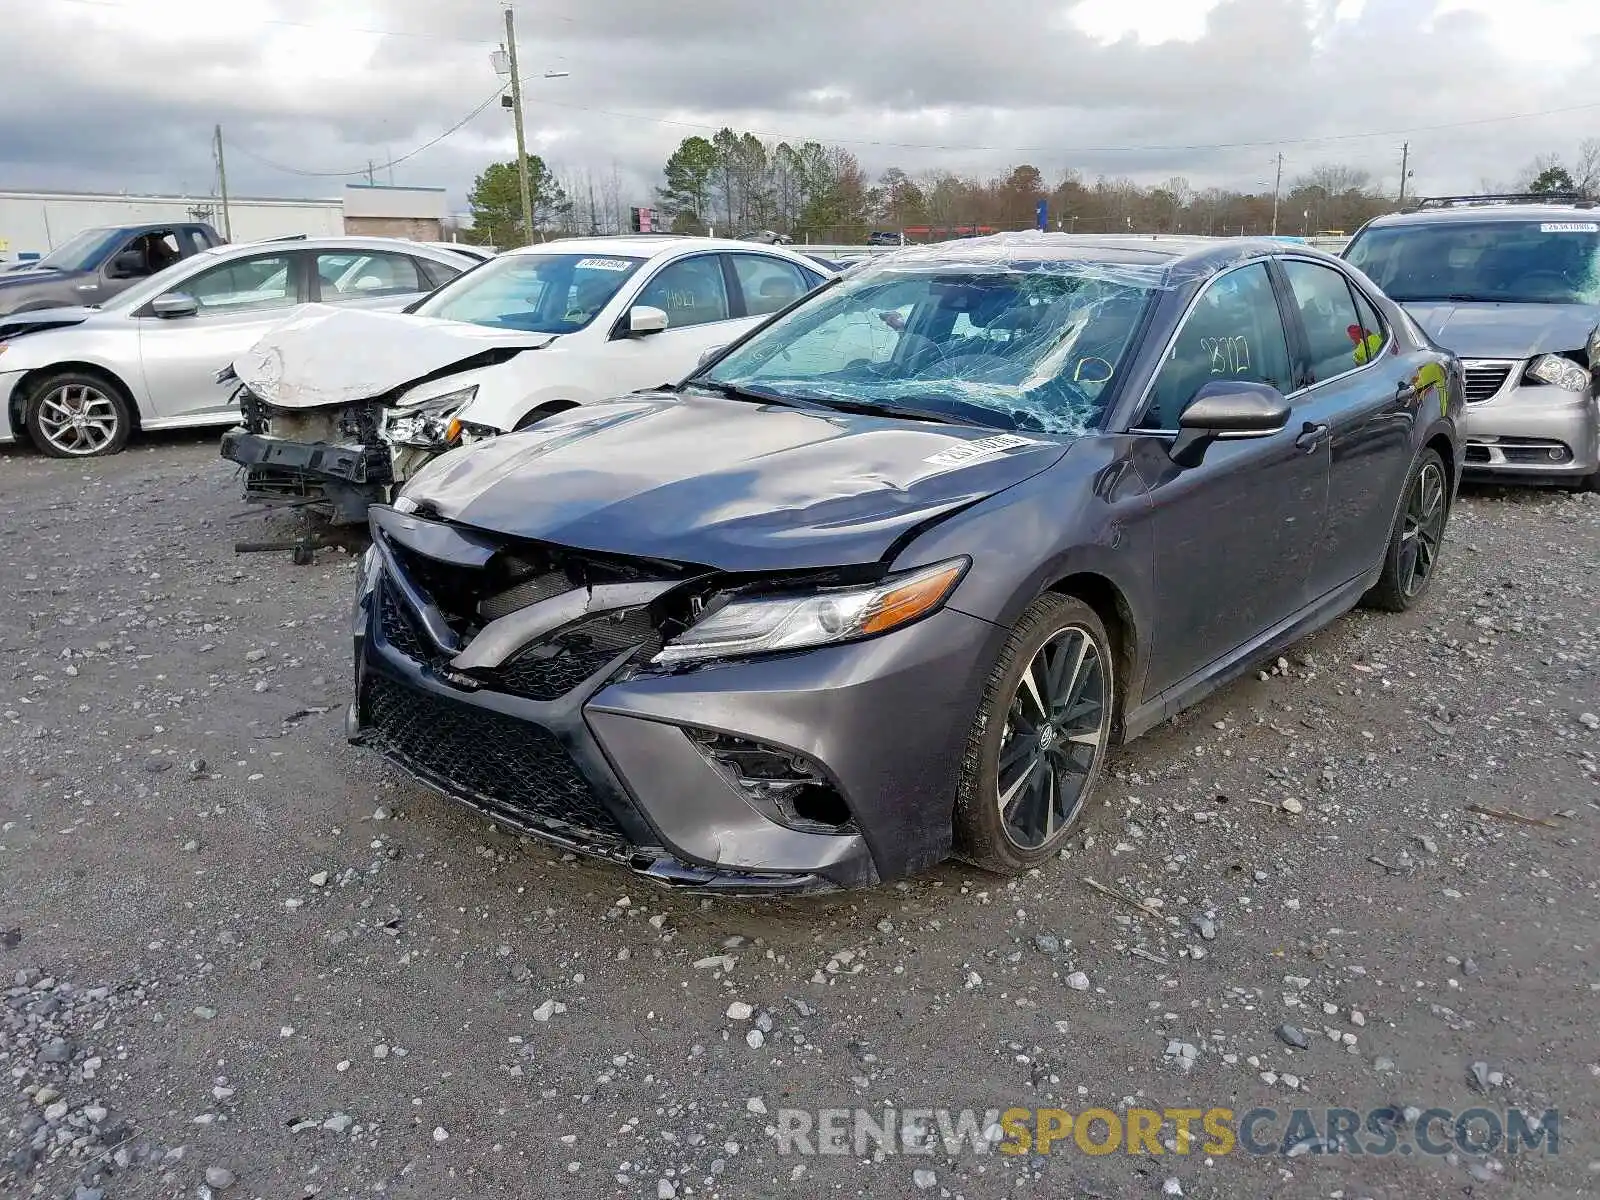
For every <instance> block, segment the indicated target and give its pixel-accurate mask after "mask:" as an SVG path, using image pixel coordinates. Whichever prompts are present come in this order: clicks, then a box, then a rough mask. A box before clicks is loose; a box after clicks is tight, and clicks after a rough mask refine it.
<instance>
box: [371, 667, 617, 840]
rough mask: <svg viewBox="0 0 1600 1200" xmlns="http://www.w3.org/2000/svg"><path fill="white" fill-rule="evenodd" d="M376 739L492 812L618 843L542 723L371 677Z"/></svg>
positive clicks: (612, 821)
mask: <svg viewBox="0 0 1600 1200" xmlns="http://www.w3.org/2000/svg"><path fill="white" fill-rule="evenodd" d="M362 709H363V711H364V713H365V714H366V724H367V727H368V729H369V736H370V738H371V740H372V741H373V742H374V743H376V744H377V746H378V747H379V748H380V749H382V750H385V751H387V752H388V753H389V754H390V755H392V756H393V757H394V758H396V759H398V760H399V762H400V763H401V765H403V766H405V767H408V768H410V769H412V770H415V771H417V772H418V773H419V774H422V775H424V776H426V777H428V778H430V779H431V781H432V782H435V783H437V784H439V785H441V786H443V787H445V788H446V789H447V790H449V791H451V792H452V793H455V794H456V795H458V796H460V797H461V798H462V799H463V800H466V801H467V802H468V803H470V804H472V805H474V806H475V807H477V808H479V809H481V810H482V811H484V812H485V813H487V814H488V815H490V816H493V817H498V818H500V819H502V820H504V821H506V822H507V823H508V824H511V825H513V826H521V827H523V828H533V829H535V830H542V831H547V832H552V833H557V834H561V835H563V836H566V837H570V838H573V839H576V840H579V841H583V842H588V843H592V844H596V846H597V848H600V849H607V850H620V849H622V848H623V847H624V846H625V845H626V844H627V839H626V836H625V835H624V833H623V830H622V827H621V826H620V825H618V824H617V821H616V818H615V817H613V816H612V815H611V811H610V809H608V808H607V807H606V805H605V803H604V802H603V801H602V800H601V799H600V797H599V796H598V795H597V794H596V793H595V791H594V789H593V787H591V786H590V784H589V781H588V780H587V779H585V778H584V776H583V774H582V773H581V772H580V771H579V769H578V765H577V764H576V763H575V762H573V760H572V756H571V755H570V754H568V753H567V750H566V748H565V747H564V746H563V745H562V744H561V741H560V739H559V738H557V737H556V735H555V734H553V733H551V732H550V731H549V730H547V729H543V728H541V727H540V726H538V725H534V724H531V723H529V722H526V721H518V720H515V719H513V718H511V717H507V716H503V715H502V714H500V713H496V712H489V711H487V710H485V709H481V708H477V707H475V706H473V705H470V704H463V703H460V702H458V701H454V700H448V699H445V698H443V697H439V696H434V695H432V694H431V693H428V692H424V691H421V690H419V689H417V688H413V687H409V686H407V685H406V684H402V683H397V682H395V681H393V680H391V679H388V678H385V677H384V676H382V675H374V676H372V677H371V679H370V682H369V683H368V685H367V688H366V691H365V694H364V696H363V697H362Z"/></svg>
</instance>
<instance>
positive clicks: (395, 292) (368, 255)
mask: <svg viewBox="0 0 1600 1200" xmlns="http://www.w3.org/2000/svg"><path fill="white" fill-rule="evenodd" d="M311 253H312V263H313V269H312V272H311V281H310V282H311V288H312V292H313V295H312V297H311V299H312V300H314V301H316V302H318V303H321V304H333V305H337V306H339V307H342V308H363V309H369V310H377V311H382V312H398V311H400V310H401V309H403V308H405V307H406V306H407V305H409V304H411V303H412V302H413V301H415V300H419V299H421V298H422V297H423V296H425V295H427V293H429V292H431V291H432V290H433V286H432V284H431V282H430V281H429V280H428V278H427V277H426V276H425V275H424V274H423V273H422V270H421V269H420V268H419V267H418V266H417V263H416V260H415V259H413V258H412V257H411V256H410V255H409V254H400V253H397V252H395V251H392V250H355V249H350V250H346V249H340V250H317V251H315V252H311Z"/></svg>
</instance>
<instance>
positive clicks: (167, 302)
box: [150, 292, 200, 321]
mask: <svg viewBox="0 0 1600 1200" xmlns="http://www.w3.org/2000/svg"><path fill="white" fill-rule="evenodd" d="M150 311H151V312H153V313H155V315H156V316H158V317H160V318H162V319H163V320H166V321H172V320H176V319H178V318H181V317H192V316H194V315H195V314H196V313H198V312H199V311H200V301H198V300H196V299H195V298H194V297H193V296H190V295H186V294H185V293H183V292H168V293H167V294H166V295H165V296H157V297H156V298H155V300H154V302H153V303H151V305H150Z"/></svg>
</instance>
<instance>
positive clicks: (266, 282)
mask: <svg viewBox="0 0 1600 1200" xmlns="http://www.w3.org/2000/svg"><path fill="white" fill-rule="evenodd" d="M292 267H293V264H292V262H291V260H290V258H289V256H288V255H287V254H270V255H262V256H260V257H258V258H245V259H239V260H237V261H235V262H230V263H224V264H223V265H221V266H219V267H212V268H211V269H210V270H209V271H202V272H200V274H198V275H196V276H195V277H194V278H193V279H191V280H189V281H188V282H187V283H185V284H180V285H179V286H178V287H177V289H176V290H177V291H181V292H185V293H187V294H188V295H190V296H193V297H194V298H195V299H196V300H198V301H199V302H200V309H201V311H202V312H253V311H255V310H257V309H266V308H286V307H288V306H289V305H291V304H296V303H298V297H297V296H296V291H295V282H294V271H293V269H292Z"/></svg>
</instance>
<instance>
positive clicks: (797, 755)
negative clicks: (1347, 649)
mask: <svg viewBox="0 0 1600 1200" xmlns="http://www.w3.org/2000/svg"><path fill="white" fill-rule="evenodd" d="M1352 324H1355V325H1358V326H1359V327H1360V330H1361V331H1364V332H1365V335H1366V336H1367V337H1368V338H1371V339H1374V340H1372V341H1371V342H1364V343H1361V344H1362V345H1365V346H1367V350H1366V352H1364V353H1363V354H1362V356H1361V357H1360V358H1359V359H1358V358H1357V357H1356V354H1355V350H1356V345H1355V344H1353V343H1352V341H1351V339H1350V337H1349V336H1348V334H1347V328H1348V326H1350V325H1352ZM1462 406H1463V402H1462V377H1461V372H1460V368H1459V365H1458V364H1457V363H1456V362H1455V360H1454V359H1453V358H1452V357H1451V356H1450V355H1449V354H1447V353H1445V352H1442V351H1440V350H1439V349H1438V348H1437V347H1435V346H1433V345H1431V344H1430V343H1429V342H1428V341H1427V340H1426V339H1425V338H1423V337H1422V336H1420V335H1419V334H1418V333H1417V332H1416V330H1415V327H1414V326H1413V325H1412V323H1411V322H1410V321H1408V320H1406V319H1405V317H1404V316H1403V315H1402V314H1401V312H1400V311H1399V309H1397V308H1396V307H1395V306H1394V305H1393V304H1392V303H1391V302H1390V301H1388V300H1387V299H1385V298H1384V297H1383V295H1382V294H1381V293H1380V292H1379V291H1378V290H1377V289H1375V288H1374V287H1373V286H1372V285H1371V284H1370V282H1368V281H1367V280H1366V279H1365V278H1363V277H1362V276H1361V275H1359V274H1358V273H1356V272H1354V271H1352V270H1351V269H1350V268H1349V267H1347V266H1346V265H1345V264H1344V263H1342V262H1340V261H1339V260H1338V259H1336V258H1333V257H1331V256H1328V255H1325V254H1322V253H1320V252H1318V251H1316V250H1311V249H1304V250H1300V249H1290V248H1288V247H1286V246H1283V245H1282V244H1281V243H1274V242H1268V241H1234V242H1212V241H1199V240H1184V239H1159V238H1157V239H1149V238H1141V239H1109V238H1108V239H1092V238H1082V237H1079V238H1071V237H1065V236H1062V235H1026V236H1006V237H1002V238H998V239H987V240H984V241H977V242H968V243H963V244H961V245H944V246H934V247H927V248H924V249H918V250H912V251H907V252H905V253H904V254H897V255H893V256H888V257H886V258H885V259H883V260H881V261H880V262H877V263H873V264H869V265H868V266H866V267H863V268H862V269H860V270H859V271H857V272H854V273H852V274H850V275H847V276H845V277H843V278H841V279H839V280H838V281H837V282H835V283H832V284H830V285H829V286H828V287H826V288H824V289H821V290H819V291H817V292H815V293H813V294H812V295H811V296H810V297H808V298H807V299H806V300H805V301H803V302H802V303H800V304H799V305H797V306H796V307H794V308H792V309H791V310H789V311H788V312H787V313H786V314H784V315H782V316H780V317H777V318H775V319H774V320H773V321H772V322H770V323H769V324H766V325H763V326H762V327H761V328H760V329H759V330H757V331H755V332H754V333H752V334H751V335H748V336H747V337H745V338H743V339H741V340H740V341H739V342H737V343H735V344H733V345H732V346H730V347H728V348H726V349H724V350H723V351H722V352H721V353H719V354H718V355H716V356H714V357H713V358H712V359H711V360H710V361H709V362H708V363H707V364H706V365H705V366H703V367H702V368H701V369H699V370H698V371H697V372H695V373H694V374H693V375H692V376H691V377H690V378H689V379H688V380H687V381H685V382H684V383H682V384H681V385H679V386H677V387H674V388H668V389H660V390H656V391H650V392H644V393H639V394H636V395H632V396H627V397H623V398H620V399H617V400H614V401H611V402H609V403H605V404H597V405H592V406H590V407H587V408H584V409H580V410H577V411H572V412H566V413H562V414H559V415H558V416H555V417H552V418H550V419H549V420H547V421H545V422H543V423H542V424H541V425H539V426H538V427H536V428H534V429H531V430H528V431H527V432H524V433H521V434H517V435H514V436H511V437H503V438H496V439H492V440H489V441H486V442H482V443H478V444H476V445H472V446H468V447H465V448H463V449H460V450H457V451H454V452H452V453H450V454H446V455H444V456H443V457H441V458H439V459H436V460H435V461H433V462H431V463H429V464H428V465H427V466H426V467H424V468H423V469H422V470H421V471H420V472H418V474H417V475H416V476H415V477H414V478H413V479H412V480H411V481H410V482H409V483H408V484H407V485H406V486H405V488H404V489H403V490H402V491H401V493H400V495H399V497H398V499H397V500H396V502H395V504H394V505H393V506H392V507H391V506H378V507H376V508H374V509H373V510H372V515H371V525H372V530H373V537H374V541H373V547H372V549H371V552H370V553H369V554H368V555H367V558H366V560H365V564H364V569H363V572H362V579H361V584H360V590H359V599H358V603H357V611H356V614H355V621H356V638H355V656H356V698H355V702H354V704H353V706H352V707H351V709H350V712H349V721H348V728H349V731H350V734H351V736H352V737H353V738H354V739H355V740H356V741H358V742H362V743H365V744H367V745H370V746H371V747H373V748H374V749H376V750H378V751H381V752H382V753H383V754H385V755H387V756H388V757H389V758H391V759H392V760H393V761H395V762H396V763H398V764H400V765H401V766H402V767H403V768H405V769H406V770H407V771H409V772H411V773H412V774H413V775H415V776H416V777H417V778H419V779H421V780H424V781H425V782H427V783H429V784H431V785H433V786H435V787H437V788H440V789H442V790H443V791H444V792H445V793H447V794H448V795H450V796H453V797H455V798H456V799H458V800H461V801H463V802H464V803H466V804H468V805H471V806H473V807H475V808H477V809H478V810H480V811H482V812H483V813H485V814H487V815H489V816H491V817H492V818H494V819H496V820H499V821H503V822H505V823H507V824H509V825H511V826H513V827H515V828H517V829H519V830H522V831H524V832H526V833H528V834H529V835H531V836H535V837H539V838H544V839H548V840H552V841H555V842H558V843H560V844H562V845H565V846H568V847H570V848H572V849H574V850H579V851H583V852H587V853H591V854H598V855H602V856H605V857H608V858H610V859H612V860H614V861H617V862H620V863H625V864H627V865H629V866H630V867H632V868H633V869H634V870H636V871H638V872H640V873H642V874H644V875H647V876H649V877H651V878H653V879H656V880H659V881H662V882H666V883H676V884H686V885H691V886H694V887H699V888H708V889H717V888H724V889H730V890H733V891H747V890H748V891H761V890H771V891H785V890H800V889H807V888H818V887H828V886H841V885H854V884H868V883H872V882H874V881H877V880H886V879H893V878H895V877H897V876H901V875H904V874H906V873H908V872H911V871H914V870H917V869H919V868H922V867H926V866H929V865H930V864H933V863H935V862H937V861H939V860H940V859H942V858H944V857H946V856H947V855H948V854H949V853H950V852H951V851H952V849H953V850H954V851H955V852H956V853H957V854H959V855H961V856H962V857H964V858H966V859H967V860H968V861H971V862H974V863H977V864H979V865H981V866H983V867H986V868H992V869H995V870H999V871H1007V872H1017V871H1022V870H1025V869H1027V868H1029V867H1031V866H1033V865H1035V864H1039V863H1042V862H1044V861H1046V860H1047V859H1048V858H1049V857H1050V856H1051V855H1052V854H1053V853H1054V852H1055V851H1057V850H1058V849H1059V848H1060V847H1061V846H1062V844H1063V842H1064V841H1065V839H1066V838H1067V837H1068V836H1069V834H1070V832H1071V830H1072V829H1073V826H1074V824H1075V823H1076V822H1077V820H1078V817H1079V815H1080V813H1081V812H1082V811H1083V806H1084V804H1085V803H1086V802H1087V801H1088V799H1089V798H1090V796H1091V795H1092V793H1093V792H1094V790H1095V786H1096V783H1097V782H1098V780H1099V779H1100V777H1101V773H1102V771H1103V769H1104V764H1105V759H1106V754H1107V751H1108V749H1109V748H1110V747H1111V746H1112V745H1113V744H1114V743H1116V742H1119V741H1124V740H1127V739H1129V738H1132V737H1134V736H1136V735H1138V734H1140V733H1142V732H1144V731H1145V730H1148V729H1150V728H1152V727H1153V726H1155V725H1156V724H1158V723H1160V722H1162V721H1164V720H1166V719H1167V718H1169V717H1171V716H1172V715H1173V714H1175V713H1176V712H1178V711H1179V710H1180V709H1182V708H1184V707H1186V706H1187V705H1189V704H1192V703H1194V702H1195V701H1196V700H1198V699H1199V698H1200V697H1202V696H1204V695H1205V694H1206V693H1208V692H1210V691H1211V690H1212V689H1214V688H1216V687H1218V686H1220V685H1221V684H1223V683H1224V682H1226V681H1228V680H1230V679H1233V678H1235V677H1236V676H1238V675H1240V674H1241V673H1243V672H1245V671H1246V670H1248V669H1249V668H1250V667H1252V666H1253V665H1254V664H1255V663H1257V662H1259V661H1261V660H1262V659H1264V658H1269V657H1271V656H1273V655H1275V654H1277V653H1279V652H1281V651H1282V650H1283V648H1284V647H1286V646H1288V645H1289V644H1291V643H1292V642H1294V641H1296V640H1297V639H1299V638H1301V637H1303V636H1305V635H1306V634H1307V633H1309V632H1311V631H1312V630H1314V629H1316V628H1318V627H1319V626H1322V625H1325V624H1327V623H1328V622H1329V621H1331V620H1333V619H1334V618H1335V617H1336V616H1337V615H1338V614H1339V613H1341V612H1343V611H1345V610H1346V609H1348V608H1350V607H1351V606H1353V605H1355V604H1356V603H1358V602H1360V601H1363V600H1365V601H1366V602H1367V603H1369V604H1371V605H1373V606H1375V607H1378V608H1381V609H1387V610H1390V611H1398V610H1404V609H1408V608H1411V607H1412V606H1414V605H1416V604H1417V603H1418V602H1419V601H1420V600H1421V599H1422V598H1423V597H1424V596H1425V595H1426V593H1427V591H1428V589H1429V587H1430V586H1431V585H1432V583H1433V581H1434V579H1435V576H1436V571H1437V567H1438V562H1439V557H1438V556H1439V553H1440V548H1441V541H1442V537H1443V534H1444V529H1445V522H1446V519H1447V517H1448V514H1449V511H1450V505H1451V502H1452V499H1453V497H1454V494H1455V486H1456V479H1457V477H1458V476H1459V473H1460V467H1461V451H1460V442H1459V438H1458V434H1457V430H1456V424H1457V421H1458V420H1459V419H1460V416H1461V412H1462Z"/></svg>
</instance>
